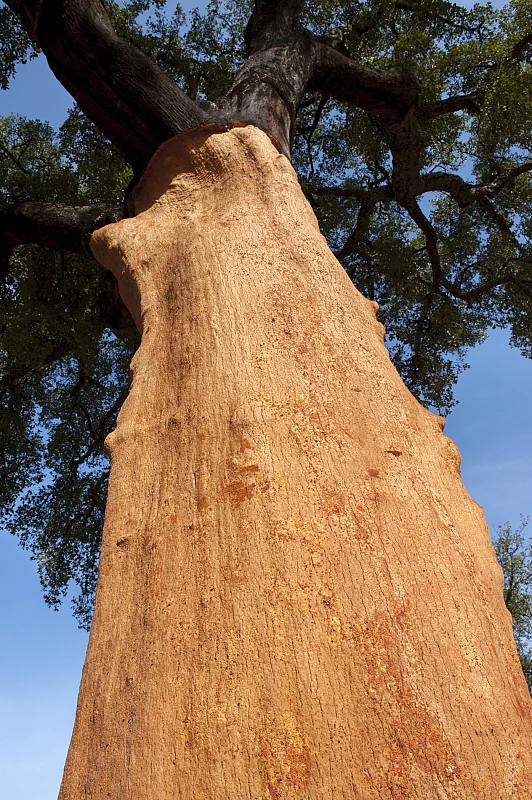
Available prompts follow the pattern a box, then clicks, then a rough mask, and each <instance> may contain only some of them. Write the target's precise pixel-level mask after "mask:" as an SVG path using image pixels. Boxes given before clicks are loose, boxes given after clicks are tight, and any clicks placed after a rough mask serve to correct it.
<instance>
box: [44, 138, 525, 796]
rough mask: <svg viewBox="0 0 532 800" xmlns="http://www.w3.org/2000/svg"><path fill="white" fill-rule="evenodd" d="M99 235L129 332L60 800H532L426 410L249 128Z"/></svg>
mask: <svg viewBox="0 0 532 800" xmlns="http://www.w3.org/2000/svg"><path fill="white" fill-rule="evenodd" d="M135 205H136V211H137V216H136V217H135V218H133V219H126V220H124V221H122V222H118V223H116V224H113V225H110V226H108V227H106V228H104V229H102V230H100V231H98V232H96V233H95V234H94V235H93V239H92V243H93V250H94V253H95V255H96V257H97V258H98V259H99V260H100V261H101V263H102V264H104V265H105V266H106V267H107V268H109V269H111V270H112V271H113V272H114V273H115V275H117V277H118V279H119V282H120V285H121V290H122V293H123V296H124V298H125V299H126V302H127V303H128V305H129V308H130V311H131V313H132V315H133V317H134V318H135V319H136V320H137V322H138V324H139V325H140V326H141V328H142V330H143V338H142V344H141V347H140V349H139V351H138V352H137V354H136V355H135V358H134V360H133V363H132V374H133V381H132V386H131V392H130V395H129V398H128V399H127V401H126V403H125V405H124V407H123V409H122V411H121V413H120V416H119V420H118V425H117V429H116V431H115V432H114V433H112V434H111V436H110V437H109V439H108V446H109V451H110V454H111V459H112V470H111V480H110V487H109V501H108V508H107V515H106V523H105V531H104V542H103V550H102V556H101V567H100V578H99V584H98V594H97V602H96V612H95V617H94V623H93V628H92V632H91V637H90V644H89V649H88V654H87V660H86V664H85V668H84V672H83V681H82V687H81V692H80V699H79V706H78V713H77V720H76V726H75V731H74V736H73V741H72V745H71V749H70V753H69V757H68V761H67V765H66V769H65V776H64V781H63V786H62V791H61V794H60V798H61V799H62V800H81V798H83V799H84V800H87V799H88V798H90V800H96V798H112V799H113V800H153V798H157V800H177V799H178V798H179V800H207V799H208V800H244V799H245V800H259V799H260V800H272V799H273V798H276V799H278V800H296V799H297V800H333V798H334V800H362V799H363V800H369V799H370V798H371V799H372V800H392V798H393V800H399V799H400V800H411V799H412V798H416V800H421V798H423V799H424V800H429V798H430V800H434V799H435V798H445V799H446V800H447V799H448V800H450V799H451V798H452V800H463V799H465V798H467V799H468V800H479V799H480V798H483V799H484V798H486V799H489V800H503V799H504V800H508V799H509V798H511V799H512V800H518V799H519V800H529V798H530V786H531V785H532V756H531V752H532V717H531V704H530V698H529V696H528V692H527V687H526V684H525V681H524V678H523V675H522V673H521V670H520V667H519V662H518V659H517V655H516V653H515V647H514V645H513V642H512V632H511V620H510V615H509V614H508V612H507V611H506V610H505V607H504V603H503V597H502V577H501V572H500V569H499V567H498V566H497V563H496V560H495V556H494V553H493V549H492V547H491V544H490V541H489V535H488V530H487V528H486V525H485V522H484V519H483V514H482V510H481V509H480V508H479V506H477V505H476V504H475V503H474V502H473V501H472V500H471V499H470V498H469V496H468V494H467V492H466V491H465V489H464V487H463V485H462V482H461V479H460V472H459V461H460V459H459V456H458V453H457V451H456V448H455V446H454V444H453V443H452V442H451V441H450V440H449V439H447V438H446V437H445V436H444V435H443V434H442V431H441V428H442V425H441V421H440V420H439V419H438V418H437V417H435V416H433V415H432V414H430V413H429V412H428V411H426V410H425V409H423V408H422V407H421V406H420V405H419V404H418V402H417V401H416V400H415V399H414V398H413V397H412V395H411V394H410V393H409V392H408V391H407V390H406V388H405V387H404V385H403V384H402V382H401V380H400V378H399V376H398V374H397V372H396V371H395V369H394V367H393V366H392V364H391V362H390V360H389V357H388V354H387V351H386V350H385V348H384V346H383V341H382V338H383V336H382V333H383V332H382V327H381V325H380V324H379V323H378V322H377V321H376V319H375V306H374V304H372V303H370V302H369V301H367V300H365V299H364V298H363V297H362V296H361V295H360V294H359V293H358V292H357V291H356V290H355V289H354V288H353V286H352V285H351V283H350V281H349V279H348V278H347V276H346V275H345V273H344V272H343V270H342V269H341V267H340V265H339V264H338V262H337V261H336V259H335V258H334V256H333V255H332V254H331V253H330V251H329V250H328V248H327V245H326V243H325V240H324V239H323V237H322V236H321V235H320V233H319V230H318V227H317V223H316V220H315V218H314V216H313V214H312V211H311V209H310V207H309V205H308V204H307V202H306V201H305V199H304V197H303V195H302V193H301V191H300V188H299V186H298V183H297V180H296V176H295V174H294V172H293V170H292V168H291V166H290V165H289V163H288V161H287V160H286V159H285V157H284V156H282V155H281V154H279V152H278V151H277V150H276V149H275V148H274V146H273V145H272V143H271V141H270V140H269V139H268V137H267V136H266V135H265V134H264V133H262V132H260V131H258V130H257V129H255V128H234V129H233V130H231V131H228V132H227V131H226V132H217V131H213V130H204V131H194V132H191V133H188V134H185V135H183V136H181V137H179V138H177V139H174V140H172V141H170V142H168V143H167V144H165V145H164V146H163V147H162V148H161V150H160V151H159V153H158V154H157V155H156V157H155V159H154V160H153V161H152V163H151V165H150V167H149V169H148V172H147V174H146V177H145V180H144V182H143V183H142V185H141V187H140V188H139V189H138V191H137V193H136V196H135Z"/></svg>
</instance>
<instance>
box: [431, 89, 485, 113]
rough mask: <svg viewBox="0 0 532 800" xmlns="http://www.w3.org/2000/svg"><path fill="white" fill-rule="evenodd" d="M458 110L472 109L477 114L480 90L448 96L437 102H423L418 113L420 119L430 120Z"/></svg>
mask: <svg viewBox="0 0 532 800" xmlns="http://www.w3.org/2000/svg"><path fill="white" fill-rule="evenodd" d="M456 111H470V112H471V113H472V114H477V113H478V112H479V111H480V105H479V96H478V92H471V94H461V95H456V96H455V97H446V98H445V99H444V100H439V101H438V102H437V103H429V104H427V105H425V104H421V105H420V107H419V111H418V113H419V117H420V119H425V120H429V119H435V118H436V117H441V116H442V115H443V114H453V113H455V112H456Z"/></svg>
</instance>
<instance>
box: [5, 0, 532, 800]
mask: <svg viewBox="0 0 532 800" xmlns="http://www.w3.org/2000/svg"><path fill="white" fill-rule="evenodd" d="M183 5H188V4H183ZM70 104H71V100H70V97H69V95H68V94H67V93H66V92H65V91H64V90H63V89H62V87H61V86H60V85H59V84H58V83H57V81H56V80H55V79H54V77H53V76H52V75H51V73H50V72H49V70H48V67H47V65H46V62H45V61H44V59H43V58H40V59H38V60H36V61H32V62H30V63H29V64H28V65H26V66H25V67H22V68H21V69H20V70H19V73H18V75H17V78H16V81H15V82H14V84H13V88H12V89H11V90H10V91H9V92H0V114H3V115H5V114H8V113H13V112H16V113H20V114H24V115H26V116H31V117H36V118H40V119H45V120H48V121H49V122H50V123H51V124H52V125H54V126H55V127H57V126H58V125H60V124H61V122H62V121H63V119H64V117H65V112H66V109H67V108H68V106H69V105H70ZM470 363H471V368H470V369H469V370H467V371H466V372H465V373H464V374H463V375H462V377H461V379H460V382H459V386H458V391H457V397H458V399H459V401H460V404H459V406H458V407H457V408H456V410H454V411H453V413H452V414H451V415H450V417H449V419H448V423H447V428H446V433H447V434H448V435H449V436H451V438H453V439H454V440H455V441H456V443H457V444H458V447H459V449H460V451H461V453H462V458H463V463H462V474H463V477H464V481H465V484H466V486H467V487H468V490H469V492H470V494H471V496H472V497H473V498H474V499H475V500H476V501H477V502H479V503H480V504H481V505H482V506H484V509H485V511H486V516H487V519H488V523H489V525H490V527H491V528H492V531H493V530H495V528H496V527H497V525H500V524H502V523H504V522H505V521H506V520H510V521H511V522H513V523H517V522H518V521H519V514H520V513H523V514H532V491H531V488H532V420H531V416H530V397H531V395H532V361H530V360H527V359H524V358H522V357H521V356H520V355H519V353H518V352H517V351H516V350H513V349H510V348H509V346H508V335H507V333H506V332H504V331H494V332H493V333H492V335H491V336H490V337H489V339H488V341H487V342H486V344H484V345H482V346H481V347H478V348H476V349H475V351H473V353H472V354H471V358H470ZM0 609H1V610H0V641H1V642H2V643H3V651H2V655H1V657H0V720H1V722H0V797H5V798H9V800H36V799H37V798H38V800H55V798H56V797H57V792H58V788H59V783H60V780H61V774H62V769H63V763H64V759H65V755H66V750H67V747H68V742H69V738H70V733H71V729H72V723H73V719H74V711H75V705H76V696H77V688H78V684H79V678H80V674H81V668H82V664H83V657H84V653H85V647H86V643H87V635H86V633H84V632H83V631H79V630H78V629H77V627H76V623H75V622H74V620H73V619H72V617H71V614H70V609H69V607H68V605H66V606H65V607H64V608H63V609H61V610H60V611H59V612H58V613H54V612H53V611H51V610H49V609H48V608H47V607H46V606H45V604H44V601H43V599H42V595H41V590H40V586H39V581H38V577H37V570H36V565H35V563H34V562H31V561H30V560H29V557H28V554H27V553H25V552H24V551H22V550H21V549H20V547H18V545H17V543H16V541H15V540H14V539H13V538H11V537H9V536H8V535H7V534H5V533H2V532H0Z"/></svg>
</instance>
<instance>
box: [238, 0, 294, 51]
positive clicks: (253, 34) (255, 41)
mask: <svg viewBox="0 0 532 800" xmlns="http://www.w3.org/2000/svg"><path fill="white" fill-rule="evenodd" d="M304 5H305V0H255V7H254V9H253V13H252V14H251V17H250V19H249V22H248V24H247V26H246V34H245V35H246V44H247V46H248V51H249V54H250V55H251V54H253V53H254V52H257V51H259V50H266V49H268V48H270V47H273V46H275V45H278V44H279V43H280V42H282V41H286V40H287V39H292V38H293V37H294V34H295V33H296V30H297V28H298V27H299V19H300V17H301V12H302V11H303V7H304Z"/></svg>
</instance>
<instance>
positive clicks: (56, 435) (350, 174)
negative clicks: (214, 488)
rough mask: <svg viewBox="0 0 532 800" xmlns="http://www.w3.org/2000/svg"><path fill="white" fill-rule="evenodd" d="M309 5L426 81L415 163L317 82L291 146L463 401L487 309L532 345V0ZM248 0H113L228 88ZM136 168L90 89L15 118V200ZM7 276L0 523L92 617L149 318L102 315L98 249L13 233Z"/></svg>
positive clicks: (322, 200) (55, 587)
mask: <svg viewBox="0 0 532 800" xmlns="http://www.w3.org/2000/svg"><path fill="white" fill-rule="evenodd" d="M307 5H308V9H307V13H306V18H305V20H304V23H305V25H306V26H307V27H308V28H310V29H311V30H312V31H314V32H315V34H316V35H318V36H322V37H324V39H327V40H328V41H331V42H333V43H334V46H335V47H336V48H337V49H339V50H341V51H342V52H345V53H346V54H349V55H350V56H352V57H353V58H355V59H357V60H359V61H360V62H362V63H364V64H368V65H371V66H373V67H377V68H387V67H397V68H399V69H400V70H401V71H403V72H404V73H405V74H412V75H415V76H416V78H417V80H418V81H419V85H420V99H419V101H418V104H417V106H416V115H417V116H416V120H417V122H416V124H417V125H418V128H416V129H415V132H414V133H415V135H414V134H412V140H411V141H409V142H407V143H406V145H405V148H404V152H406V153H407V154H408V158H407V157H406V156H405V158H404V162H405V163H404V164H402V163H400V162H401V157H402V156H401V152H402V151H401V148H400V146H399V145H397V142H396V141H395V140H394V136H399V133H398V132H397V131H394V130H392V129H391V128H390V127H388V128H386V126H385V125H384V124H383V122H382V119H380V118H379V117H377V116H375V115H372V114H369V113H367V112H365V111H362V110H360V109H358V108H356V107H352V106H347V105H343V104H341V103H338V102H336V101H333V100H332V99H331V98H329V97H327V96H323V95H317V94H309V95H307V96H305V97H304V98H303V101H302V102H301V104H300V107H299V110H298V114H297V119H296V128H295V131H296V133H295V141H294V151H293V162H294V166H295V167H296V169H297V171H298V173H299V176H300V179H301V183H302V186H303V188H304V191H305V192H306V194H307V197H308V198H309V201H310V202H311V203H312V205H313V207H314V209H315V211H316V214H317V216H318V218H319V220H320V224H321V226H322V230H323V232H324V233H325V235H326V236H327V238H328V240H329V243H330V245H331V247H332V249H333V250H334V251H335V252H336V253H337V255H338V257H339V258H340V260H341V261H342V263H343V264H344V266H345V268H346V270H347V271H348V273H349V275H350V276H351V277H352V279H353V281H354V282H355V284H356V285H357V286H358V288H359V289H361V291H362V292H364V293H365V294H366V295H367V296H369V297H371V298H372V299H375V300H377V301H378V302H379V304H380V306H381V316H382V320H383V321H384V323H385V325H386V328H387V332H388V344H389V347H390V350H391V352H392V356H393V359H394V361H395V363H396V365H397V367H398V369H399V371H400V372H401V374H402V376H403V378H404V380H405V381H406V383H407V384H408V385H409V386H410V388H411V389H412V391H414V392H415V393H416V394H417V396H418V397H419V398H420V399H421V401H422V402H424V403H425V404H426V405H430V406H432V407H433V408H436V409H439V410H440V411H442V412H444V413H445V412H446V411H447V410H448V409H449V408H450V407H451V406H452V404H453V396H452V388H453V384H454V382H455V381H456V379H457V375H458V373H459V371H460V370H461V369H463V368H464V366H465V360H464V359H465V356H466V352H467V349H468V348H469V347H471V346H472V345H474V344H476V343H478V342H481V341H482V340H483V338H484V337H485V335H486V331H487V330H488V328H489V327H491V326H503V325H504V326H509V327H510V328H511V331H512V342H513V344H514V345H515V346H517V347H519V348H520V349H521V351H522V352H523V353H524V354H525V355H529V356H530V355H532V328H531V322H530V320H531V319H532V279H531V277H530V275H531V273H530V266H531V258H532V249H531V244H530V240H531V236H532V212H531V209H532V202H531V201H532V180H531V170H532V154H531V152H530V150H531V146H532V137H531V134H530V119H531V110H532V81H531V58H532V34H531V33H530V30H531V21H532V2H531V0H514V2H511V3H510V4H509V5H508V6H507V7H505V8H504V9H503V10H501V11H498V10H494V9H493V7H492V6H491V5H490V4H488V5H475V6H474V7H473V8H472V9H471V10H466V9H464V8H463V7H461V6H459V5H455V4H453V3H450V2H446V0H404V1H403V0H369V2H366V3H363V2H359V1H358V0H321V2H309V3H308V4H307ZM251 7H252V4H251V3H250V2H248V1H247V0H225V2H222V0H212V2H210V3H209V5H208V6H207V9H206V11H204V12H202V13H200V12H199V11H196V12H193V13H192V14H191V15H189V16H188V17H187V18H186V17H185V15H184V13H183V12H182V11H181V9H180V8H179V7H178V8H177V9H176V10H175V11H170V12H168V13H166V12H165V8H164V2H163V1H162V0H154V1H153V2H152V0H131V1H129V0H128V1H127V2H125V3H123V4H120V5H118V4H114V3H112V4H110V10H111V17H112V20H113V23H114V25H115V28H116V29H117V31H118V32H119V33H120V34H121V35H122V36H123V37H124V38H126V39H128V40H130V41H131V42H132V43H133V44H134V45H135V46H136V47H138V48H139V49H141V50H142V51H144V52H145V53H146V54H147V55H148V56H150V57H151V58H152V59H153V60H155V61H156V62H157V63H158V64H159V66H160V67H161V68H162V69H163V70H164V71H166V72H167V73H168V74H169V75H170V76H171V77H172V78H173V79H174V80H175V81H176V82H177V83H178V84H179V85H180V86H181V87H182V88H183V89H184V90H185V91H186V92H187V94H188V95H189V96H190V97H192V98H205V99H208V100H211V101H213V102H216V100H217V98H219V97H220V96H221V95H223V94H224V93H225V92H226V91H228V89H229V87H230V85H231V82H232V80H233V77H234V74H235V71H236V69H237V68H238V66H239V65H240V64H241V63H242V61H243V59H244V58H245V44H244V27H245V24H246V21H247V19H248V18H249V14H250V11H251ZM0 26H1V32H0V36H1V37H2V49H1V50H0V60H1V63H2V68H3V84H2V85H3V86H4V87H5V86H6V85H7V83H8V80H9V78H10V77H11V76H12V74H13V72H14V69H15V67H16V64H17V63H19V62H20V61H23V60H24V59H25V58H27V57H29V56H30V55H31V54H32V50H31V45H30V42H29V40H28V39H27V38H26V34H24V32H23V31H22V29H21V28H20V25H19V24H18V22H17V21H16V19H15V18H14V17H13V16H12V15H11V13H10V12H8V11H7V10H6V9H4V8H3V9H2V13H1V15H0ZM450 98H451V99H450ZM452 98H459V100H457V101H456V102H454V105H453V101H452ZM442 104H443V105H442ZM445 104H447V105H445ZM394 141H395V145H396V149H395V151H393V155H392V150H393V148H392V147H391V143H392V142H394ZM414 168H415V169H414ZM409 170H410V172H412V170H413V174H417V175H418V176H419V175H420V176H421V177H420V179H419V180H420V181H421V182H420V183H419V186H420V190H419V192H418V193H417V198H416V197H414V198H412V197H408V198H407V197H406V194H405V193H404V192H403V195H404V198H405V199H404V200H401V197H402V196H403V195H402V194H401V192H400V191H399V189H398V186H399V184H400V182H401V175H402V174H403V177H404V180H405V181H406V182H408V175H409V174H410V173H409ZM449 176H451V179H449ZM131 177H132V173H131V170H130V168H129V166H128V165H127V164H126V163H125V162H124V160H123V159H122V157H121V156H120V154H119V153H118V152H117V150H116V149H115V148H114V147H113V146H112V145H111V144H110V143H108V142H107V141H106V140H105V139H104V138H103V136H102V135H101V134H100V133H99V131H98V130H97V129H96V128H95V127H94V125H93V124H92V123H91V122H89V121H88V120H87V119H86V118H85V117H84V116H83V115H82V114H81V112H80V111H79V110H78V109H77V108H76V107H74V108H73V109H72V110H71V111H70V113H69V116H68V119H67V120H66V122H65V123H64V125H63V126H62V127H61V129H60V130H59V131H53V130H52V129H51V128H50V127H49V126H48V125H46V124H43V123H41V122H38V121H34V120H27V119H22V118H20V117H8V118H5V119H3V120H1V121H0V185H1V187H2V188H1V191H0V212H1V211H2V210H4V209H8V208H10V207H12V206H13V205H14V204H17V203H22V202H24V201H25V200H44V201H47V202H54V203H55V202H60V203H66V204H71V205H77V206H80V205H87V204H96V203H105V204H108V205H114V206H118V207H120V206H121V204H122V202H123V198H124V191H125V189H126V187H127V185H128V183H129V181H130V180H131ZM416 180H417V179H416ZM0 279H1V281H2V284H1V286H0V314H1V323H0V398H1V406H0V420H1V424H0V487H1V488H0V492H1V504H2V507H3V509H4V512H5V516H4V519H3V524H4V525H5V526H6V527H7V528H8V529H9V530H11V531H12V532H14V533H17V534H18V535H19V536H20V537H21V541H22V543H23V545H24V546H26V547H27V548H29V549H30V550H31V552H32V553H33V555H34V556H35V558H36V559H37V560H38V564H39V569H40V574H41V579H42V583H43V587H44V589H45V595H46V598H47V600H48V601H49V602H50V603H51V604H52V605H55V604H57V603H58V602H59V601H60V600H61V598H62V597H63V596H64V595H65V594H66V592H67V587H68V583H69V581H70V580H71V579H73V580H74V582H75V583H76V584H77V585H78V591H79V594H78V596H77V598H76V599H75V600H74V608H75V613H76V614H77V615H78V616H79V619H80V622H81V623H82V624H87V623H88V621H89V619H90V611H91V607H92V592H93V588H94V577H95V573H96V564H97V552H98V547H99V537H100V530H101V523H102V514H103V507H104V503H105V486H106V480H107V463H106V459H105V456H104V452H103V440H104V438H105V435H106V434H107V433H108V432H109V430H110V429H112V427H113V424H114V419H115V417H116V413H117V410H118V408H119V406H120V403H121V400H122V399H123V397H124V394H125V392H126V390H127V363H128V361H129V359H130V357H131V354H132V352H133V350H134V347H135V346H136V337H135V335H134V334H133V333H132V332H131V330H130V329H127V328H126V329H123V328H120V329H118V328H116V327H114V326H113V325H112V324H110V323H109V316H108V315H105V314H103V313H102V308H104V307H105V308H108V306H109V302H111V301H113V292H115V288H114V285H113V284H112V282H111V281H110V278H109V276H107V275H105V274H103V273H102V271H101V269H100V268H99V267H98V266H97V265H96V264H95V263H94V262H90V261H88V260H85V259H83V258H82V257H80V256H73V255H71V254H68V253H65V252H61V251H60V252H51V251H47V250H44V249H41V248H38V247H36V246H29V245H27V246H24V247H19V248H17V249H16V250H15V251H14V252H13V254H12V255H11V258H10V261H9V264H8V262H7V259H6V258H5V257H4V258H3V259H2V252H1V249H0ZM114 300H115V301H116V298H114Z"/></svg>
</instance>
